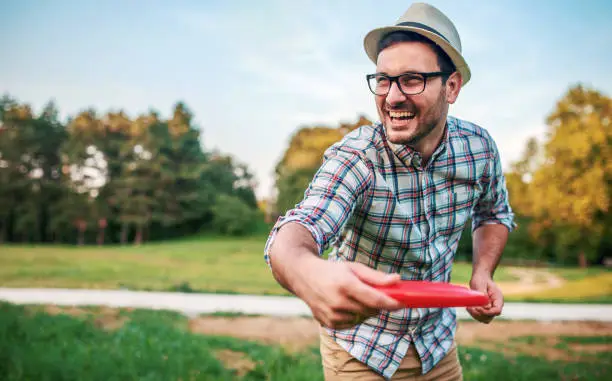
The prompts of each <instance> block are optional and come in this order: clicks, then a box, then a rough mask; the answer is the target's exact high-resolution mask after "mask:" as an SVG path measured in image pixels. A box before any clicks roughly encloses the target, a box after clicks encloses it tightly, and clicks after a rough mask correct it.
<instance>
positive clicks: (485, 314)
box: [467, 274, 504, 324]
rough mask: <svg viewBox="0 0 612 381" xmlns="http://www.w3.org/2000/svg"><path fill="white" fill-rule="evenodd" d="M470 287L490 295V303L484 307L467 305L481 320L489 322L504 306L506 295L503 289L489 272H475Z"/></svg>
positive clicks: (474, 315)
mask: <svg viewBox="0 0 612 381" xmlns="http://www.w3.org/2000/svg"><path fill="white" fill-rule="evenodd" d="M470 288H471V289H472V290H476V291H480V292H484V293H485V294H486V295H488V296H489V304H487V305H486V306H482V307H467V311H468V312H469V314H470V315H472V317H473V318H474V319H476V320H478V321H479V322H481V323H485V324H489V323H490V322H491V321H492V320H493V318H495V317H496V316H499V315H500V314H501V312H502V309H503V307H504V295H503V294H502V291H501V289H500V288H499V287H498V286H497V285H496V284H495V282H493V279H492V278H491V276H490V275H488V274H473V275H472V279H471V280H470Z"/></svg>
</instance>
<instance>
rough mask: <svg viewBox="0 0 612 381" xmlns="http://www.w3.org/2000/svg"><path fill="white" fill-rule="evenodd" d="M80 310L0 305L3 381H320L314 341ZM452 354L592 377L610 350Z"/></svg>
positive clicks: (514, 368) (472, 376)
mask: <svg viewBox="0 0 612 381" xmlns="http://www.w3.org/2000/svg"><path fill="white" fill-rule="evenodd" d="M82 312H83V313H82V314H81V315H79V316H70V315H65V314H59V315H48V314H46V313H44V312H43V310H42V309H41V308H33V307H22V306H15V305H12V304H8V303H0V375H1V376H2V379H3V380H7V381H21V380H93V381H95V380H104V381H106V380H127V379H129V380H133V379H139V380H179V379H182V380H228V381H232V380H233V381H239V380H241V381H264V380H266V381H276V380H278V381H280V380H283V381H285V380H288V381H306V380H308V381H315V380H321V381H322V380H323V371H322V367H321V357H320V354H319V351H318V348H317V346H316V345H313V347H311V348H310V349H307V350H303V351H302V352H298V353H287V352H286V351H285V350H283V349H282V348H280V347H277V346H268V345H263V344H259V343H255V342H250V341H245V340H239V339H235V338H231V337H220V336H208V335H199V334H198V335H196V334H192V333H190V332H189V331H188V330H187V320H186V318H185V317H183V316H181V315H179V314H176V313H173V312H167V311H143V310H135V311H131V312H128V311H120V312H119V314H118V315H117V318H121V319H125V320H124V321H123V324H122V325H119V326H118V327H117V328H115V329H102V328H98V325H99V322H100V321H102V319H99V320H98V318H99V317H100V313H101V312H100V311H98V310H97V309H85V310H83V311H82ZM97 322H98V323H97ZM571 342H573V341H571ZM571 342H570V343H571ZM581 342H582V341H581ZM589 342H590V341H589ZM534 343H536V344H537V343H539V341H538V340H535V341H534ZM222 351H223V352H227V351H231V352H232V353H233V354H238V355H239V356H241V358H242V359H244V360H243V361H242V362H243V363H248V364H249V365H248V366H243V368H242V370H241V372H238V371H237V370H235V369H233V366H235V364H229V363H224V362H222V361H221V356H220V355H219V354H220V353H221V352H222ZM459 358H460V361H461V365H462V367H463V376H464V378H465V379H466V380H474V381H479V380H491V379H495V380H498V381H521V380H593V381H598V380H607V379H609V377H610V375H611V372H612V364H611V363H610V360H609V353H602V354H600V355H595V356H589V357H586V356H585V357H584V358H580V360H579V361H571V362H570V361H567V362H565V361H548V360H546V359H543V358H540V357H534V356H528V355H524V354H519V355H516V356H515V355H504V354H502V353H499V352H496V351H491V350H483V349H481V348H477V347H463V346H460V347H459Z"/></svg>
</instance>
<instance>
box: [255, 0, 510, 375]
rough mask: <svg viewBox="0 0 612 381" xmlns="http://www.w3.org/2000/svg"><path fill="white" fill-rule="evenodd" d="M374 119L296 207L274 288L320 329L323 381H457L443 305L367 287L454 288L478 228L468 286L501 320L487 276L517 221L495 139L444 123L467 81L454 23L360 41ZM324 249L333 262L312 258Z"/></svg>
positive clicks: (418, 25) (498, 298)
mask: <svg viewBox="0 0 612 381" xmlns="http://www.w3.org/2000/svg"><path fill="white" fill-rule="evenodd" d="M364 44H365V50H366V52H367V54H368V56H369V57H370V59H371V60H372V61H373V62H374V63H375V64H376V73H375V74H371V75H368V76H367V80H368V87H369V88H370V90H371V91H372V92H373V93H374V94H375V95H374V98H375V102H376V106H377V109H378V114H379V117H380V122H378V123H375V124H374V125H372V126H365V127H361V128H359V129H357V130H355V131H353V132H351V133H349V134H348V135H346V136H345V137H344V138H343V139H342V141H340V142H338V143H336V144H334V145H333V146H332V147H330V148H329V149H328V150H327V151H326V153H325V157H324V162H323V164H322V165H321V167H320V168H319V170H318V172H317V173H316V175H315V177H314V179H313V181H312V183H311V184H310V186H309V187H308V189H307V191H306V193H305V195H304V200H303V201H302V202H301V203H300V204H299V205H297V206H296V207H295V209H292V210H290V211H288V212H287V213H286V215H285V216H283V217H281V218H280V219H279V220H278V221H277V223H276V225H275V226H274V228H273V229H272V232H271V233H270V237H269V239H268V242H267V244H266V249H265V258H266V261H267V263H268V265H269V266H270V267H271V269H272V273H273V274H274V277H275V279H276V280H277V281H278V282H279V283H280V284H281V285H282V286H283V287H285V288H286V289H287V290H289V291H290V292H292V293H294V294H295V295H297V296H298V297H300V298H301V299H302V300H304V302H306V303H307V304H308V306H309V307H310V309H311V310H312V313H313V316H314V318H315V319H316V320H317V321H318V322H319V323H320V324H321V327H322V328H321V354H322V358H323V368H324V373H325V377H326V379H327V380H345V379H346V380H348V379H360V380H361V379H363V380H378V379H381V378H385V379H391V378H392V377H393V379H411V380H413V379H419V380H421V379H422V380H461V379H462V370H461V365H460V362H459V359H458V356H457V351H456V343H455V340H454V334H455V330H456V316H455V311H454V309H450V308H403V307H402V306H401V305H400V304H399V303H398V302H397V301H395V300H394V299H392V298H390V297H388V296H386V295H385V294H383V293H382V292H379V291H378V290H377V289H376V288H375V287H373V286H375V285H385V284H391V283H393V282H396V281H398V280H399V279H400V278H402V279H418V280H429V281H436V282H449V281H450V274H451V268H452V262H453V257H454V254H455V251H456V249H457V245H458V241H459V238H460V236H461V232H462V231H463V229H464V227H465V226H466V224H467V221H469V218H470V217H471V218H472V230H473V241H474V261H473V271H472V278H471V281H470V286H471V288H472V289H475V290H479V291H483V292H485V293H487V295H488V296H489V299H490V303H489V305H487V306H485V307H476V308H468V311H469V313H470V314H471V315H472V316H473V317H474V318H475V319H476V320H478V321H480V322H483V323H489V322H490V321H491V320H492V319H493V318H494V317H495V316H497V315H499V314H500V313H501V311H502V307H503V296H502V293H501V291H500V289H499V288H498V287H497V285H496V284H495V282H494V281H493V274H494V271H495V268H496V267H497V264H498V262H499V259H500V256H501V254H502V251H503V248H504V246H505V244H506V240H507V237H508V233H509V231H511V230H512V229H513V228H514V223H513V214H512V211H511V208H510V206H509V203H508V196H507V190H506V185H505V180H504V176H503V174H502V170H501V164H500V157H499V153H498V151H497V147H496V145H495V142H494V141H493V140H492V138H491V137H490V135H489V134H488V133H487V131H486V130H484V129H482V128H480V127H478V126H476V125H474V124H472V123H469V122H467V121H462V120H459V119H456V118H453V117H451V116H448V109H449V105H450V104H453V103H454V102H455V101H456V99H457V97H458V95H459V92H460V90H461V88H462V86H463V85H465V84H466V83H467V82H468V81H469V79H470V69H469V67H468V65H467V63H466V62H465V60H464V59H463V57H462V56H461V43H460V38H459V35H458V33H457V31H456V30H455V27H454V25H453V23H452V22H451V21H450V20H449V19H448V18H447V17H446V16H445V15H444V14H442V13H441V12H440V11H439V10H437V9H436V8H434V7H432V6H429V5H427V4H421V3H417V4H414V5H412V6H411V7H410V8H409V9H408V10H407V11H406V13H405V14H404V15H403V16H402V17H401V18H400V19H399V21H398V22H397V24H396V25H394V26H392V27H385V28H379V29H375V30H373V31H371V32H370V33H368V34H367V36H366V37H365V42H364ZM329 247H332V248H333V250H332V251H331V253H330V254H329V260H324V259H322V258H320V256H321V255H322V254H323V252H324V251H325V250H326V249H327V248H329Z"/></svg>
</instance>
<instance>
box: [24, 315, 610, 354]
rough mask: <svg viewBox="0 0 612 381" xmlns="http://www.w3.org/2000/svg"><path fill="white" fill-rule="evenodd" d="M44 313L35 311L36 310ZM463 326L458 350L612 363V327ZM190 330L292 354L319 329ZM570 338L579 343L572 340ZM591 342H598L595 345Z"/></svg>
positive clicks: (312, 325)
mask: <svg viewBox="0 0 612 381" xmlns="http://www.w3.org/2000/svg"><path fill="white" fill-rule="evenodd" d="M40 308H41V307H31V309H32V310H38V309H40ZM42 308H44V311H45V312H46V313H48V314H51V315H57V314H61V313H64V314H69V315H73V316H86V315H90V314H91V313H92V311H91V310H87V309H81V308H77V307H58V306H54V305H47V306H44V307H42ZM128 310H129V309H128ZM119 312H120V310H119V309H116V308H109V307H103V308H100V309H99V310H97V311H96V312H93V313H94V316H95V320H94V323H95V324H96V326H98V327H100V328H102V329H109V330H114V329H118V328H120V327H121V326H122V325H123V324H124V323H125V322H126V321H127V320H128V319H129V318H126V317H125V316H122V315H121V314H120V313H119ZM458 324H459V326H458V329H457V342H458V343H459V345H465V346H469V345H473V346H477V347H479V348H482V349H489V350H493V351H496V352H503V353H505V354H507V355H510V356H513V355H517V354H529V355H535V356H541V357H544V358H546V359H548V360H581V361H588V360H589V356H591V355H593V354H599V353H606V354H610V356H609V357H610V359H611V360H612V343H610V339H609V338H611V337H612V323H604V322H581V321H574V322H534V321H506V320H499V321H494V322H493V323H491V324H488V325H486V324H480V323H477V322H475V321H463V320H461V321H459V323H458ZM188 329H189V331H191V332H193V333H198V334H207V335H221V336H231V337H236V338H240V339H245V340H254V341H258V342H261V343H264V344H271V345H281V346H283V347H284V348H286V349H287V350H289V351H292V352H295V351H301V350H304V349H307V348H309V347H312V346H316V345H318V342H319V325H318V323H317V322H316V321H315V320H314V319H312V318H308V317H287V318H279V317H269V316H255V317H251V316H236V317H226V316H223V317H220V316H200V317H197V318H192V319H190V320H189V321H188ZM568 337H569V338H570V339H571V338H578V340H568V339H567V338H568ZM585 338H586V339H585ZM595 338H598V339H595ZM602 338H603V339H602ZM591 339H594V340H595V341H596V342H592V341H593V340H591ZM585 344H588V345H585ZM219 355H220V356H221V357H223V358H224V359H225V360H227V361H229V362H231V363H236V362H239V363H242V362H244V361H247V360H244V361H242V360H240V361H238V360H237V358H236V356H243V355H240V354H236V353H220V354H219ZM585 356H586V357H585ZM590 359H592V356H591V357H590ZM241 361H242V362H241ZM249 364H250V363H249ZM251 365H252V364H251Z"/></svg>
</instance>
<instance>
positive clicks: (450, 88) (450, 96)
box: [446, 71, 463, 104]
mask: <svg viewBox="0 0 612 381" xmlns="http://www.w3.org/2000/svg"><path fill="white" fill-rule="evenodd" d="M461 85H463V78H461V74H459V72H458V71H455V72H454V73H453V74H451V75H450V77H448V79H447V80H446V101H447V102H448V104H453V103H455V101H456V100H457V97H458V96H459V91H461Z"/></svg>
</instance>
